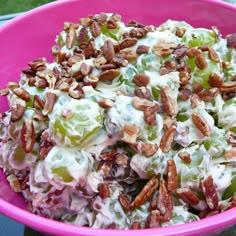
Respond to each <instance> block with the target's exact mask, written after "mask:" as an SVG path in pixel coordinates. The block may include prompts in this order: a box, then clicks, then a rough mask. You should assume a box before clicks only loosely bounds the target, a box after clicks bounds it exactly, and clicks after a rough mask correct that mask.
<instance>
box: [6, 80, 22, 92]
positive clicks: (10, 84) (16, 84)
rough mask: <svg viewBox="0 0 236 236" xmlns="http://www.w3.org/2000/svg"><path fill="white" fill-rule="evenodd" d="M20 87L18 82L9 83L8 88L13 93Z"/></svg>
mask: <svg viewBox="0 0 236 236" xmlns="http://www.w3.org/2000/svg"><path fill="white" fill-rule="evenodd" d="M19 87H20V85H19V84H18V83H17V82H8V83H7V88H8V89H10V90H12V91H13V90H14V89H16V88H19Z"/></svg>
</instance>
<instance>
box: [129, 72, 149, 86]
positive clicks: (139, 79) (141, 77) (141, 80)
mask: <svg viewBox="0 0 236 236" xmlns="http://www.w3.org/2000/svg"><path fill="white" fill-rule="evenodd" d="M133 82H134V83H135V84H136V85H137V86H138V87H141V86H144V87H146V86H147V85H148V84H149V82H150V77H149V76H148V75H145V74H136V75H135V76H134V78H133Z"/></svg>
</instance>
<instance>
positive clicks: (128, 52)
mask: <svg viewBox="0 0 236 236" xmlns="http://www.w3.org/2000/svg"><path fill="white" fill-rule="evenodd" d="M119 53H120V56H121V57H123V58H124V59H126V60H127V61H128V62H132V61H134V60H136V59H137V57H138V55H137V53H136V51H135V50H134V49H132V48H125V49H123V50H121V51H120V52H119Z"/></svg>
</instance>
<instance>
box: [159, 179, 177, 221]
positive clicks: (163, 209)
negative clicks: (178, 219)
mask: <svg viewBox="0 0 236 236" xmlns="http://www.w3.org/2000/svg"><path fill="white" fill-rule="evenodd" d="M157 208H158V209H159V211H160V213H161V215H162V220H163V221H164V222H166V221H169V220H170V219H171V218H172V211H173V208H174V203H173V197H172V192H169V191H168V190H167V187H166V182H165V180H163V179H161V180H160V188H159V192H158V197H157Z"/></svg>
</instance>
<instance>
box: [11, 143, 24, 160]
mask: <svg viewBox="0 0 236 236" xmlns="http://www.w3.org/2000/svg"><path fill="white" fill-rule="evenodd" d="M13 160H14V161H16V162H18V163H19V164H21V163H23V162H24V161H25V151H24V149H23V148H22V147H20V146H18V147H17V148H16V149H15V150H14V153H13Z"/></svg>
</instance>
